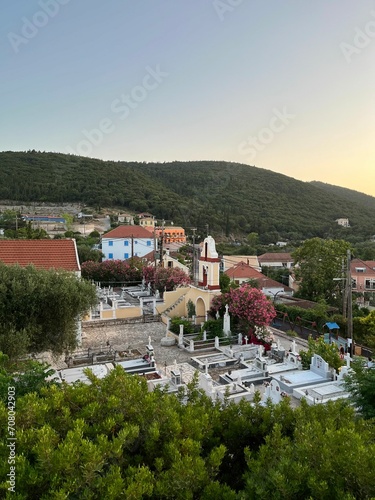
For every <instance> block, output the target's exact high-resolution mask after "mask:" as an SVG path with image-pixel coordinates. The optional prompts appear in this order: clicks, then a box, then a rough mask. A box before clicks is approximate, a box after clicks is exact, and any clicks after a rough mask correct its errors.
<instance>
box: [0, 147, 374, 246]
mask: <svg viewBox="0 0 375 500" xmlns="http://www.w3.org/2000/svg"><path fill="white" fill-rule="evenodd" d="M0 178H1V181H2V182H1V185H0V199H3V200H10V199H11V200H20V201H24V202H34V201H38V202H46V201H47V202H55V203H60V204H61V203H66V202H81V203H85V204H89V205H91V206H92V207H94V208H95V209H100V208H103V207H124V208H126V209H127V210H130V211H133V212H144V211H149V212H151V213H153V214H154V215H155V216H156V217H157V218H158V219H160V220H161V219H166V220H173V222H174V223H177V224H181V225H183V226H184V227H186V228H188V227H196V228H197V230H198V231H197V234H201V235H203V234H205V231H206V225H207V224H208V226H209V229H210V232H211V233H212V234H214V235H215V234H224V235H226V236H227V237H232V236H233V235H241V236H242V237H243V238H245V237H246V235H249V234H250V235H251V236H250V238H249V239H248V240H247V243H248V246H249V250H250V253H252V252H251V249H253V250H254V247H255V245H256V244H257V237H256V235H259V241H260V243H264V244H268V243H273V244H274V243H276V241H278V240H280V239H286V240H303V239H306V238H312V237H314V236H319V237H331V238H356V237H361V238H362V240H364V239H367V238H368V237H370V236H371V235H372V234H373V232H374V230H373V220H374V217H375V199H374V198H371V197H368V198H369V199H370V198H371V199H370V200H365V201H364V202H363V204H361V200H362V198H360V200H359V201H358V199H356V200H353V201H351V200H349V201H348V197H344V196H342V195H340V194H335V193H333V194H330V195H329V196H327V193H326V191H325V190H324V189H322V188H321V187H316V186H313V185H311V184H309V183H306V182H301V181H297V180H295V179H292V178H290V177H287V176H285V175H281V174H277V173H275V172H272V171H270V170H264V169H261V168H256V167H253V166H249V165H242V164H239V163H229V162H220V161H195V162H166V163H136V162H125V161H124V162H113V161H107V162H104V161H101V160H96V159H90V158H84V157H78V156H73V155H63V154H54V153H38V152H36V151H30V152H23V153H22V152H18V153H12V152H3V153H0ZM182 178H183V182H181V179H182ZM250 190H251V196H249V191H250ZM344 216H345V217H348V218H349V220H350V225H351V227H349V228H342V227H341V226H339V225H338V224H337V222H335V220H336V219H337V218H339V217H344Z"/></svg>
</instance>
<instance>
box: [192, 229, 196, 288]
mask: <svg viewBox="0 0 375 500" xmlns="http://www.w3.org/2000/svg"><path fill="white" fill-rule="evenodd" d="M196 230H197V228H196V227H193V228H192V231H193V259H192V268H193V285H195V284H196V283H195V275H196V273H195V231H196Z"/></svg>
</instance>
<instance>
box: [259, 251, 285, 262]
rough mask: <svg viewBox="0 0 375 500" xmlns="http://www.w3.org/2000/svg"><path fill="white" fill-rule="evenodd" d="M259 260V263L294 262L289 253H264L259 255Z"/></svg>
mask: <svg viewBox="0 0 375 500" xmlns="http://www.w3.org/2000/svg"><path fill="white" fill-rule="evenodd" d="M258 260H259V262H293V259H292V256H291V255H290V253H287V252H282V253H272V252H268V253H264V254H263V255H259V257H258Z"/></svg>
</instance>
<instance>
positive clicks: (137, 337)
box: [38, 323, 307, 369]
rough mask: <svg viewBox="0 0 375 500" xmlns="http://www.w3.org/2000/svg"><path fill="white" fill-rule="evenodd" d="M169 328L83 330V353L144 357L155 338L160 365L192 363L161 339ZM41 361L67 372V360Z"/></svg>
mask: <svg viewBox="0 0 375 500" xmlns="http://www.w3.org/2000/svg"><path fill="white" fill-rule="evenodd" d="M272 330H273V333H274V337H275V339H276V340H279V342H280V344H281V345H282V347H284V348H285V350H286V351H288V350H289V348H290V347H291V345H292V341H293V340H295V341H296V350H297V351H300V350H301V349H305V350H307V347H306V346H307V342H306V341H304V340H302V339H298V338H293V337H288V336H287V335H285V334H284V333H283V332H279V331H278V330H276V329H272ZM165 334H166V326H165V325H164V324H163V323H136V324H129V325H108V326H102V325H100V326H99V325H98V326H97V327H88V326H87V327H83V328H82V346H81V347H80V349H79V350H80V351H82V350H84V349H88V348H89V347H91V348H100V347H106V345H107V342H108V343H109V344H110V345H111V347H112V349H113V350H117V351H125V350H129V349H132V350H138V351H139V352H140V353H141V355H142V356H143V354H145V353H146V345H147V344H148V342H149V338H151V343H152V346H153V348H154V352H155V361H156V364H157V365H159V366H160V368H163V369H164V367H165V366H170V365H173V364H174V362H175V361H176V362H177V363H178V364H180V363H190V360H191V357H192V356H194V353H191V352H188V351H186V350H184V349H180V348H179V347H178V346H177V344H176V345H174V346H169V347H166V346H162V345H161V339H162V338H163V337H165ZM214 352H216V351H215V350H212V351H204V353H203V352H199V353H195V355H196V356H197V355H203V354H206V353H207V354H209V353H214ZM38 358H39V359H43V360H45V361H47V362H48V363H49V364H51V365H52V366H53V367H54V368H57V369H62V368H66V367H67V365H66V363H65V357H64V356H61V357H58V358H52V357H51V355H50V354H49V353H45V354H43V355H42V356H40V357H39V356H38Z"/></svg>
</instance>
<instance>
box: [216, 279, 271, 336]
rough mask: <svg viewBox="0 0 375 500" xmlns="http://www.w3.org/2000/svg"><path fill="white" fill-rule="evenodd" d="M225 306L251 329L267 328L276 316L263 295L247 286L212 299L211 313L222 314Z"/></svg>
mask: <svg viewBox="0 0 375 500" xmlns="http://www.w3.org/2000/svg"><path fill="white" fill-rule="evenodd" d="M226 304H228V306H229V312H230V313H231V314H232V315H233V316H234V317H236V318H238V319H239V320H240V321H241V322H242V323H243V324H244V326H247V327H251V328H254V327H256V326H257V327H263V326H268V325H270V324H271V322H272V320H273V318H274V317H275V316H276V311H275V308H274V307H273V305H272V303H271V302H270V301H269V300H268V299H267V297H266V296H265V295H264V293H263V292H261V291H260V290H258V289H257V288H253V287H252V286H251V285H248V284H244V285H242V286H241V287H240V288H235V289H231V290H230V291H229V292H228V293H225V294H222V295H219V296H217V297H214V299H213V300H212V304H211V313H213V315H215V314H216V312H217V311H219V312H220V313H221V314H222V313H223V311H224V307H225V305H226Z"/></svg>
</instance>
